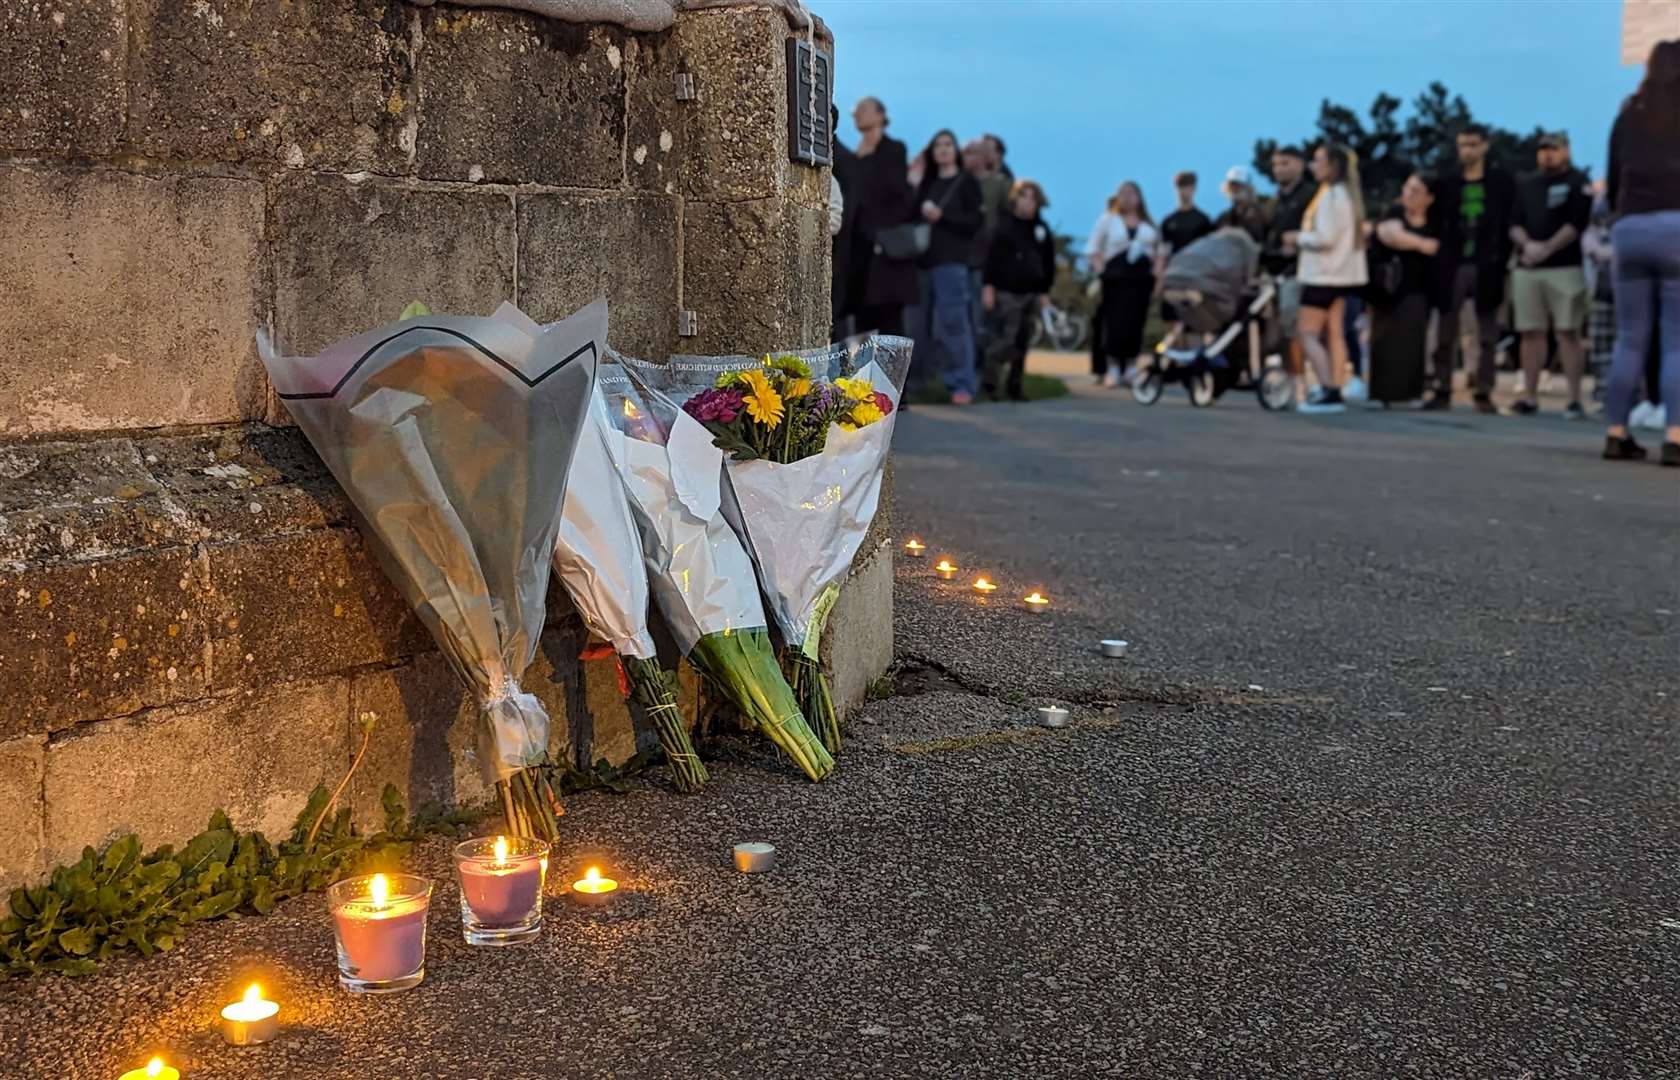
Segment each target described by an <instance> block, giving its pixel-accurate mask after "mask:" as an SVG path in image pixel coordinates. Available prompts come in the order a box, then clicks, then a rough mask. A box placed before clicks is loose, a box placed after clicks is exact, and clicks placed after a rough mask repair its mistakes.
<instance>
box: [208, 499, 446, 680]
mask: <svg viewBox="0 0 1680 1080" xmlns="http://www.w3.org/2000/svg"><path fill="white" fill-rule="evenodd" d="M205 552H206V555H205V558H206V560H207V563H208V573H209V582H210V589H211V600H210V603H211V605H212V607H211V610H212V613H213V619H214V621H213V624H212V626H211V629H210V641H211V646H212V649H213V660H212V671H213V672H214V685H215V687H216V690H217V691H218V692H225V691H228V690H248V689H258V688H262V687H265V686H267V685H268V684H270V683H273V682H284V681H287V680H292V679H307V678H313V677H317V676H319V675H322V674H326V673H329V672H338V671H343V670H345V669H347V668H352V667H357V666H360V665H363V664H373V663H383V662H388V661H391V660H395V659H399V658H401V657H404V656H411V655H413V654H415V653H419V652H425V651H428V650H430V649H431V648H433V647H434V645H433V641H432V636H431V633H430V632H429V631H428V630H427V629H426V627H425V626H424V625H423V624H422V623H421V622H420V620H419V618H418V617H416V616H415V615H414V614H413V612H412V611H411V610H410V608H409V606H408V604H407V602H406V601H404V600H403V598H402V596H401V594H399V593H398V592H397V590H396V588H395V586H393V585H392V584H391V582H390V580H389V579H387V578H386V577H385V574H384V572H383V571H382V570H381V569H380V568H379V564H378V562H377V560H376V559H375V558H374V556H373V553H372V552H371V551H370V550H369V549H368V547H367V545H366V544H365V543H364V542H363V540H362V537H361V534H360V533H358V532H357V531H356V530H354V529H349V528H336V529H314V530H310V531H308V532H301V533H292V534H288V535H279V536H271V537H267V538H263V539H254V538H253V539H248V540H244V541H240V542H237V543H214V544H210V545H207V546H206V548H205Z"/></svg>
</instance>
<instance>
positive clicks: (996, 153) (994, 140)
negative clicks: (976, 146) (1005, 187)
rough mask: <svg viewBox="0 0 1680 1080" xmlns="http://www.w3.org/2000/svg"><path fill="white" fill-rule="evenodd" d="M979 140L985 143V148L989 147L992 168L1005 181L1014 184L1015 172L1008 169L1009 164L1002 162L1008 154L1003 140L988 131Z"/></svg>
mask: <svg viewBox="0 0 1680 1080" xmlns="http://www.w3.org/2000/svg"><path fill="white" fill-rule="evenodd" d="M980 138H981V139H983V140H984V141H985V143H986V145H987V146H989V147H991V150H992V159H993V161H994V162H995V166H994V167H995V168H996V169H997V171H998V172H999V173H1001V174H1002V175H1003V178H1004V179H1005V180H1007V181H1009V182H1010V183H1011V184H1013V183H1014V182H1015V172H1014V170H1013V169H1011V168H1010V167H1009V163H1008V162H1006V161H1004V160H1003V159H1004V155H1006V154H1007V153H1008V152H1009V151H1008V149H1007V148H1006V147H1005V146H1004V145H1003V140H1002V139H1001V138H999V137H998V136H996V135H993V134H992V133H991V132H989V131H988V132H986V134H984V135H982V136H980Z"/></svg>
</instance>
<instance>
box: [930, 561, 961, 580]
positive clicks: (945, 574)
mask: <svg viewBox="0 0 1680 1080" xmlns="http://www.w3.org/2000/svg"><path fill="white" fill-rule="evenodd" d="M933 572H934V573H936V574H938V575H939V576H940V577H942V578H944V579H945V580H946V581H950V580H951V579H952V578H954V577H956V576H957V564H956V563H954V562H951V561H950V560H949V559H940V560H939V561H938V562H937V563H935V564H934V567H933Z"/></svg>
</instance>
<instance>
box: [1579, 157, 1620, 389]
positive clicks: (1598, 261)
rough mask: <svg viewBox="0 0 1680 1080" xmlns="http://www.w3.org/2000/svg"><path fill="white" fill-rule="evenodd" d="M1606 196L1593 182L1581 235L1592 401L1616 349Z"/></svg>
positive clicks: (1601, 186)
mask: <svg viewBox="0 0 1680 1080" xmlns="http://www.w3.org/2000/svg"><path fill="white" fill-rule="evenodd" d="M1612 250H1613V249H1612V247H1611V244H1610V198H1609V196H1608V195H1606V194H1605V192H1604V181H1602V180H1600V181H1598V182H1597V183H1595V184H1594V185H1593V208H1592V217H1591V218H1589V219H1588V220H1587V231H1586V232H1585V233H1584V234H1582V236H1581V256H1582V258H1581V268H1582V269H1583V270H1585V271H1586V272H1587V336H1586V341H1585V350H1584V351H1585V352H1586V369H1587V374H1588V375H1591V376H1592V378H1593V393H1592V396H1593V400H1594V401H1597V402H1599V403H1600V404H1602V403H1603V401H1604V387H1605V384H1606V383H1608V382H1609V381H1610V354H1611V353H1612V352H1614V351H1615V349H1616V293H1615V290H1614V289H1613V288H1611V285H1610V263H1611V257H1612V256H1611V252H1612Z"/></svg>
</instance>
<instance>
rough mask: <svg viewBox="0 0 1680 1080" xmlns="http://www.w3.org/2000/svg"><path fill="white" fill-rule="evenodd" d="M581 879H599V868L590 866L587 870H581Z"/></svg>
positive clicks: (592, 880) (591, 880) (590, 880)
mask: <svg viewBox="0 0 1680 1080" xmlns="http://www.w3.org/2000/svg"><path fill="white" fill-rule="evenodd" d="M583 880H585V881H588V882H596V881H600V880H601V871H599V870H597V869H595V867H593V866H591V867H590V868H589V869H588V870H585V871H584V872H583Z"/></svg>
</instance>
